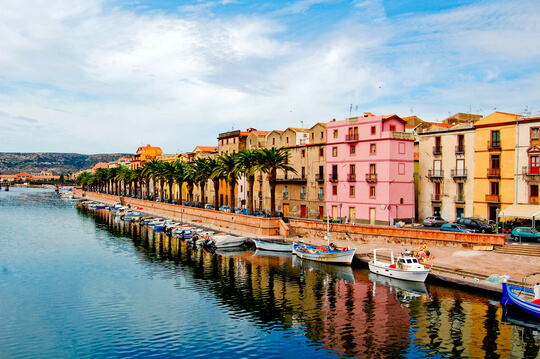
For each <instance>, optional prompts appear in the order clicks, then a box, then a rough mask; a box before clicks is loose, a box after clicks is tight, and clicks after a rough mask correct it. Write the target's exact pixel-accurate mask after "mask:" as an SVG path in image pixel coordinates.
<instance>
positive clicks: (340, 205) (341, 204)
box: [339, 203, 343, 221]
mask: <svg viewBox="0 0 540 359" xmlns="http://www.w3.org/2000/svg"><path fill="white" fill-rule="evenodd" d="M341 207H343V203H340V204H339V220H340V221H341Z"/></svg>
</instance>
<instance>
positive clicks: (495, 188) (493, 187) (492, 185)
mask: <svg viewBox="0 0 540 359" xmlns="http://www.w3.org/2000/svg"><path fill="white" fill-rule="evenodd" d="M490 190H491V194H495V195H498V194H499V182H491V183H490Z"/></svg>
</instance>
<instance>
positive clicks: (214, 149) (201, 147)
mask: <svg viewBox="0 0 540 359" xmlns="http://www.w3.org/2000/svg"><path fill="white" fill-rule="evenodd" d="M196 150H201V151H206V152H214V151H217V147H215V146H197V147H195V149H194V150H193V152H195V151H196Z"/></svg>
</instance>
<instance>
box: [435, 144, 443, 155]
mask: <svg viewBox="0 0 540 359" xmlns="http://www.w3.org/2000/svg"><path fill="white" fill-rule="evenodd" d="M433 154H434V155H440V154H442V146H433Z"/></svg>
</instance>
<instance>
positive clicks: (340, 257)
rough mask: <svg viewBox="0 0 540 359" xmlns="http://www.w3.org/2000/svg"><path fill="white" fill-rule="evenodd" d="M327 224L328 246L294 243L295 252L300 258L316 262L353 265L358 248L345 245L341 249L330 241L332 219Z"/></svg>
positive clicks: (293, 249) (326, 237)
mask: <svg viewBox="0 0 540 359" xmlns="http://www.w3.org/2000/svg"><path fill="white" fill-rule="evenodd" d="M326 225H327V227H326V236H325V239H326V243H327V245H326V246H323V247H318V246H311V245H307V244H304V243H293V248H292V251H293V254H295V255H296V256H298V257H299V258H302V259H309V260H312V261H316V262H324V263H333V264H346V265H351V263H352V261H353V258H354V254H355V253H356V248H352V249H350V248H348V247H344V248H343V249H341V250H340V249H339V248H337V246H336V245H335V244H333V243H330V239H331V236H330V227H329V226H330V221H327V222H326Z"/></svg>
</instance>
